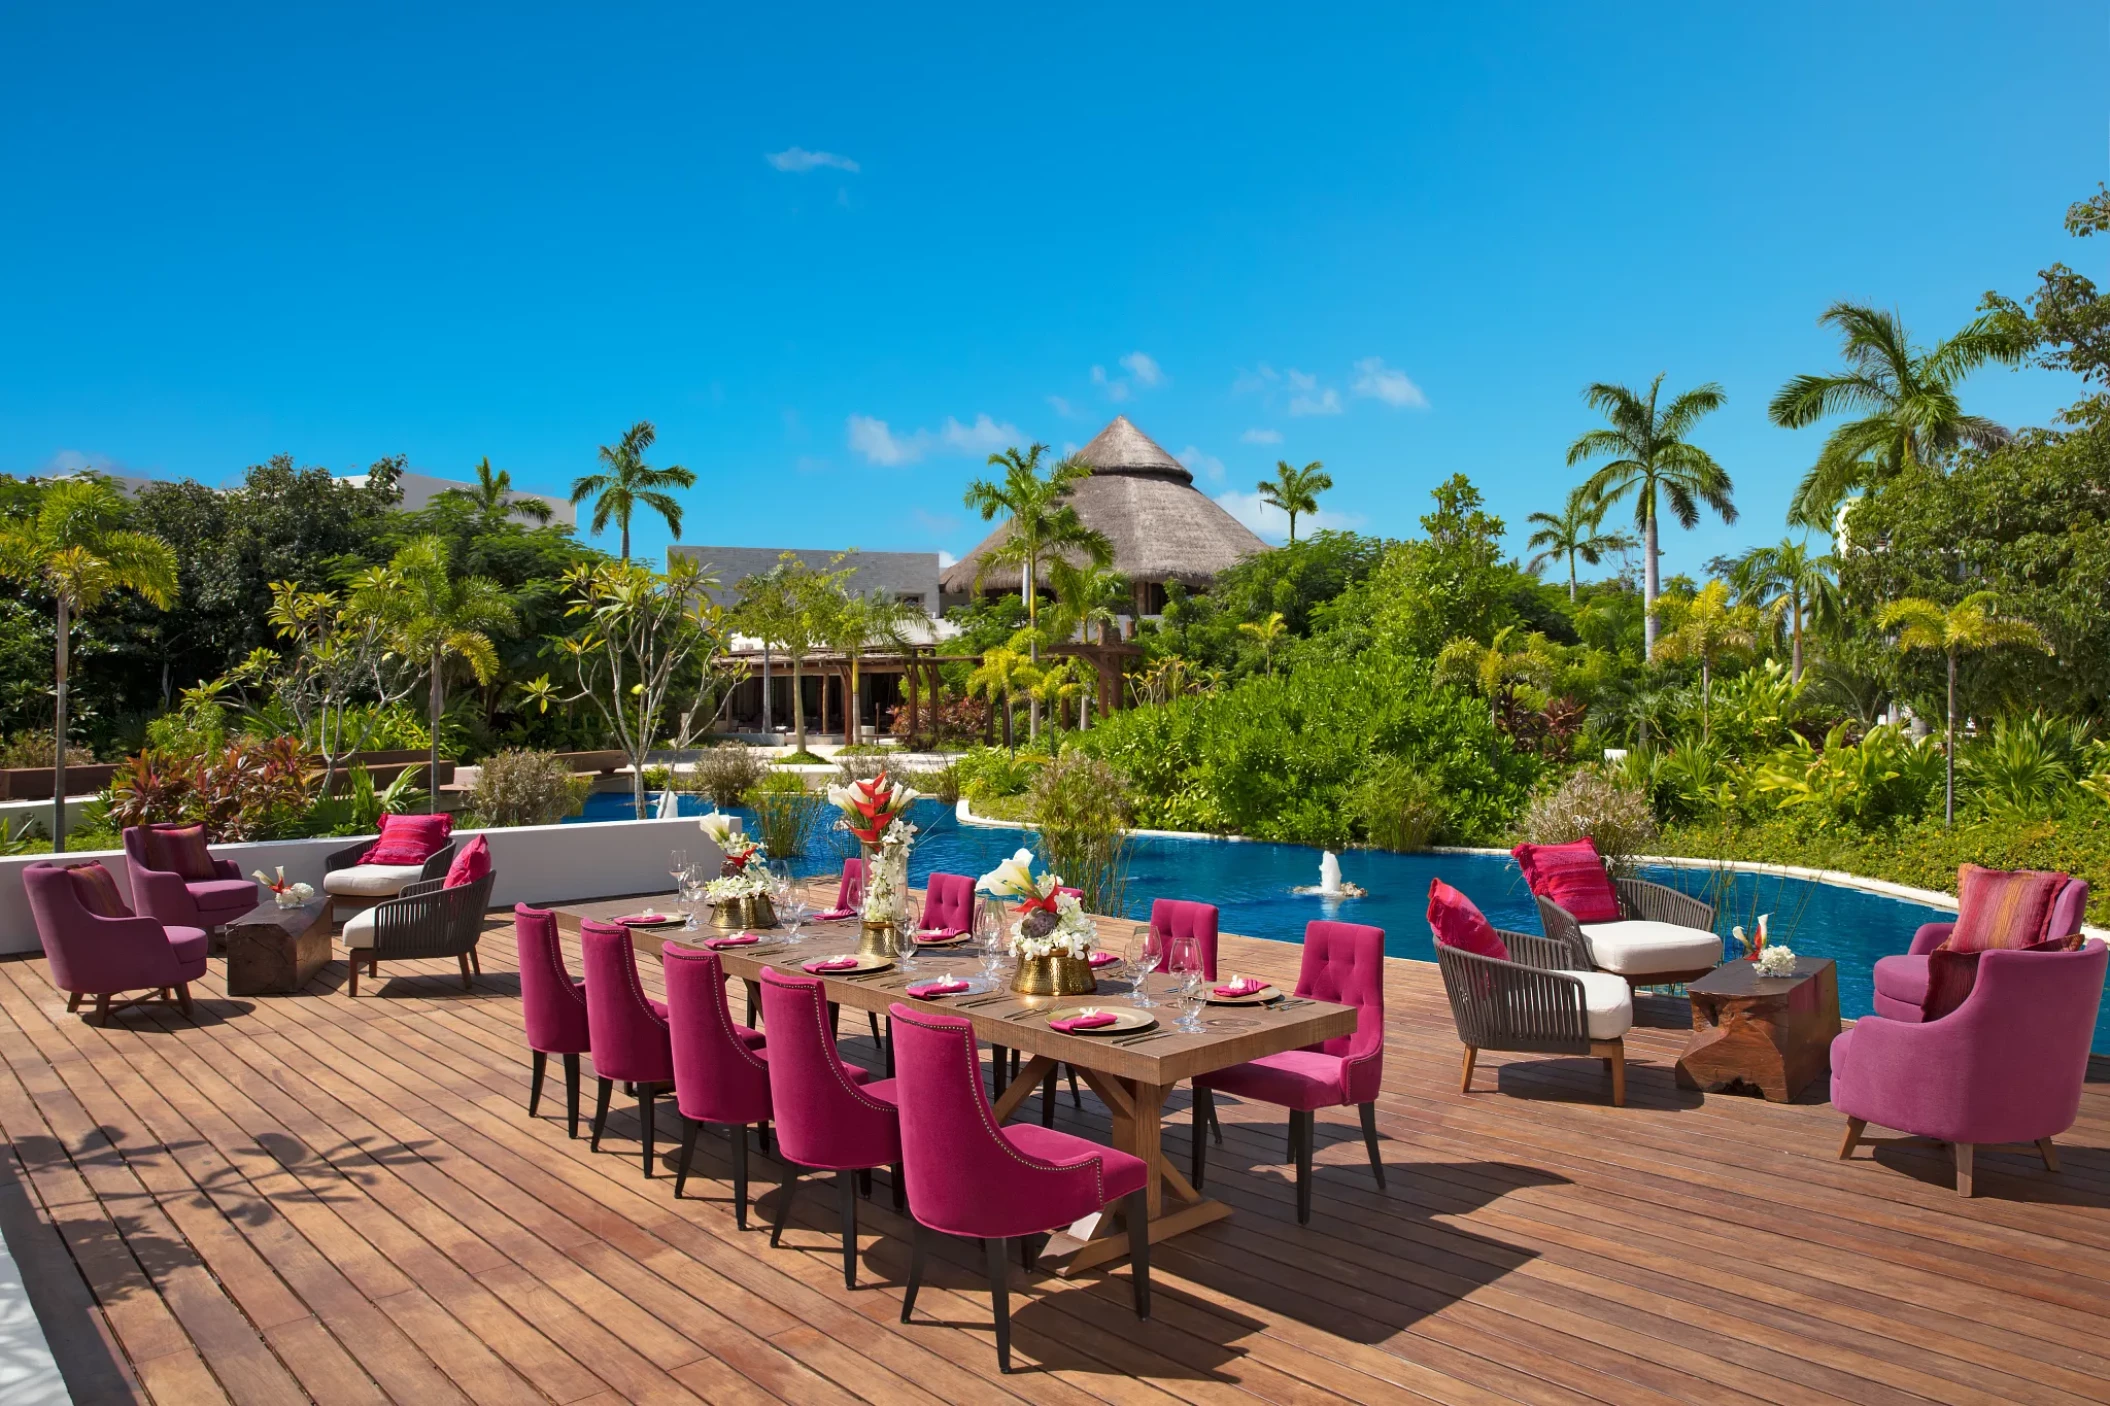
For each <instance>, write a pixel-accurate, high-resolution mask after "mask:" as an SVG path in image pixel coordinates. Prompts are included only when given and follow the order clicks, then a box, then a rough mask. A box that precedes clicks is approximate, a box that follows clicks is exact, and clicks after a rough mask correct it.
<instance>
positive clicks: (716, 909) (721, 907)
mask: <svg viewBox="0 0 2110 1406" xmlns="http://www.w3.org/2000/svg"><path fill="white" fill-rule="evenodd" d="M711 926H712V927H714V928H724V929H725V930H726V931H728V932H730V931H732V930H733V929H735V928H744V927H746V926H747V900H746V899H744V898H728V899H726V900H725V901H724V902H722V903H713V904H712V905H711Z"/></svg>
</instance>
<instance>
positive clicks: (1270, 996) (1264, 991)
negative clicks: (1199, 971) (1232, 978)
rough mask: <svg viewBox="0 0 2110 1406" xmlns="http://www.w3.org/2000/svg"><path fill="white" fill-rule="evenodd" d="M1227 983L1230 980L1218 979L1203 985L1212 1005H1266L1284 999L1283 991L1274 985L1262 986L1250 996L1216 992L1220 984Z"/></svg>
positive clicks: (1224, 984)
mask: <svg viewBox="0 0 2110 1406" xmlns="http://www.w3.org/2000/svg"><path fill="white" fill-rule="evenodd" d="M1226 985H1229V983H1228V982H1221V981H1218V982H1211V983H1210V984H1209V985H1207V986H1205V987H1203V988H1202V990H1203V991H1205V992H1206V993H1207V994H1208V1001H1209V1004H1210V1005H1212V1006H1264V1005H1266V1004H1267V1003H1268V1002H1269V1001H1279V1000H1281V999H1282V993H1281V991H1279V990H1277V989H1276V988H1275V987H1272V986H1263V987H1261V988H1260V989H1259V990H1258V991H1255V992H1254V993H1253V994H1252V995H1250V996H1219V995H1217V994H1216V988H1217V987H1218V986H1226Z"/></svg>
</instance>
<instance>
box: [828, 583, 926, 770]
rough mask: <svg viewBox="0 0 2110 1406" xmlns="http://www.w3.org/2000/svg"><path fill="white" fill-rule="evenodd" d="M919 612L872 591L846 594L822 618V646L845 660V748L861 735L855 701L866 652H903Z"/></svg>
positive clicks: (861, 684)
mask: <svg viewBox="0 0 2110 1406" xmlns="http://www.w3.org/2000/svg"><path fill="white" fill-rule="evenodd" d="M921 613H922V612H920V611H918V610H917V609H916V607H914V606H912V605H910V604H908V603H907V602H906V601H899V600H896V599H894V598H893V597H892V596H889V595H886V594H884V593H883V592H878V591H872V592H867V593H866V594H864V595H855V596H853V595H848V594H845V595H844V597H843V602H842V605H841V606H840V607H838V608H837V609H835V610H833V611H829V612H827V614H826V617H825V618H824V619H823V621H822V625H823V628H824V629H825V630H826V639H825V643H826V644H827V645H828V646H829V647H830V648H832V649H835V650H836V651H838V652H839V653H841V655H842V656H843V661H844V670H843V675H844V677H843V741H844V743H845V744H847V745H848V746H851V747H855V746H856V745H857V744H858V741H859V739H860V736H861V733H860V728H861V727H862V723H861V721H860V720H859V717H858V698H859V695H860V694H861V693H862V692H863V679H862V677H861V670H862V667H863V664H864V656H865V653H866V651H868V650H870V649H872V648H873V647H874V646H880V647H883V648H887V649H906V648H907V647H908V633H907V632H908V626H909V622H910V621H912V620H914V619H916V618H917V617H918V616H919V615H920V614H921Z"/></svg>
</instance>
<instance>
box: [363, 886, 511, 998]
mask: <svg viewBox="0 0 2110 1406" xmlns="http://www.w3.org/2000/svg"><path fill="white" fill-rule="evenodd" d="M496 882H497V875H495V874H485V875H484V876H483V877H482V878H479V879H473V880H471V881H470V882H468V883H466V884H456V885H455V886H454V887H452V888H449V887H447V881H446V880H445V879H444V878H440V879H421V880H419V881H418V882H416V883H414V884H410V885H408V886H407V887H405V888H404V890H403V892H402V893H401V894H400V895H398V896H397V897H395V898H391V899H386V900H384V901H383V902H380V903H377V904H375V905H374V906H373V907H371V908H369V909H367V910H365V911H364V912H361V913H355V914H353V915H352V920H351V921H350V922H348V923H346V924H345V925H344V932H343V934H342V936H343V938H344V946H345V950H346V952H347V954H348V955H349V956H350V958H351V963H352V981H351V987H350V991H349V994H350V995H353V996H357V995H358V994H359V968H360V966H361V965H362V964H363V965H364V966H365V967H366V974H367V975H368V976H371V977H373V978H375V979H376V980H378V979H379V978H380V975H381V963H383V962H384V961H388V962H401V961H410V960H412V959H414V958H431V957H454V958H458V959H459V960H460V962H461V967H462V989H463V990H468V989H469V985H470V981H469V975H470V972H471V971H474V972H475V973H476V974H477V975H482V974H483V964H482V963H481V962H479V961H478V960H477V956H476V943H477V939H479V938H481V937H482V936H483V930H484V910H485V909H487V908H489V907H490V906H491V886H492V885H493V884H494V883H496Z"/></svg>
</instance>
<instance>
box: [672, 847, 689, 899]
mask: <svg viewBox="0 0 2110 1406" xmlns="http://www.w3.org/2000/svg"><path fill="white" fill-rule="evenodd" d="M667 872H668V873H669V874H671V875H673V876H674V892H676V893H677V894H678V893H680V892H681V876H682V875H684V874H686V873H688V872H689V852H688V851H687V850H685V849H670V850H668V851H667Z"/></svg>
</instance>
